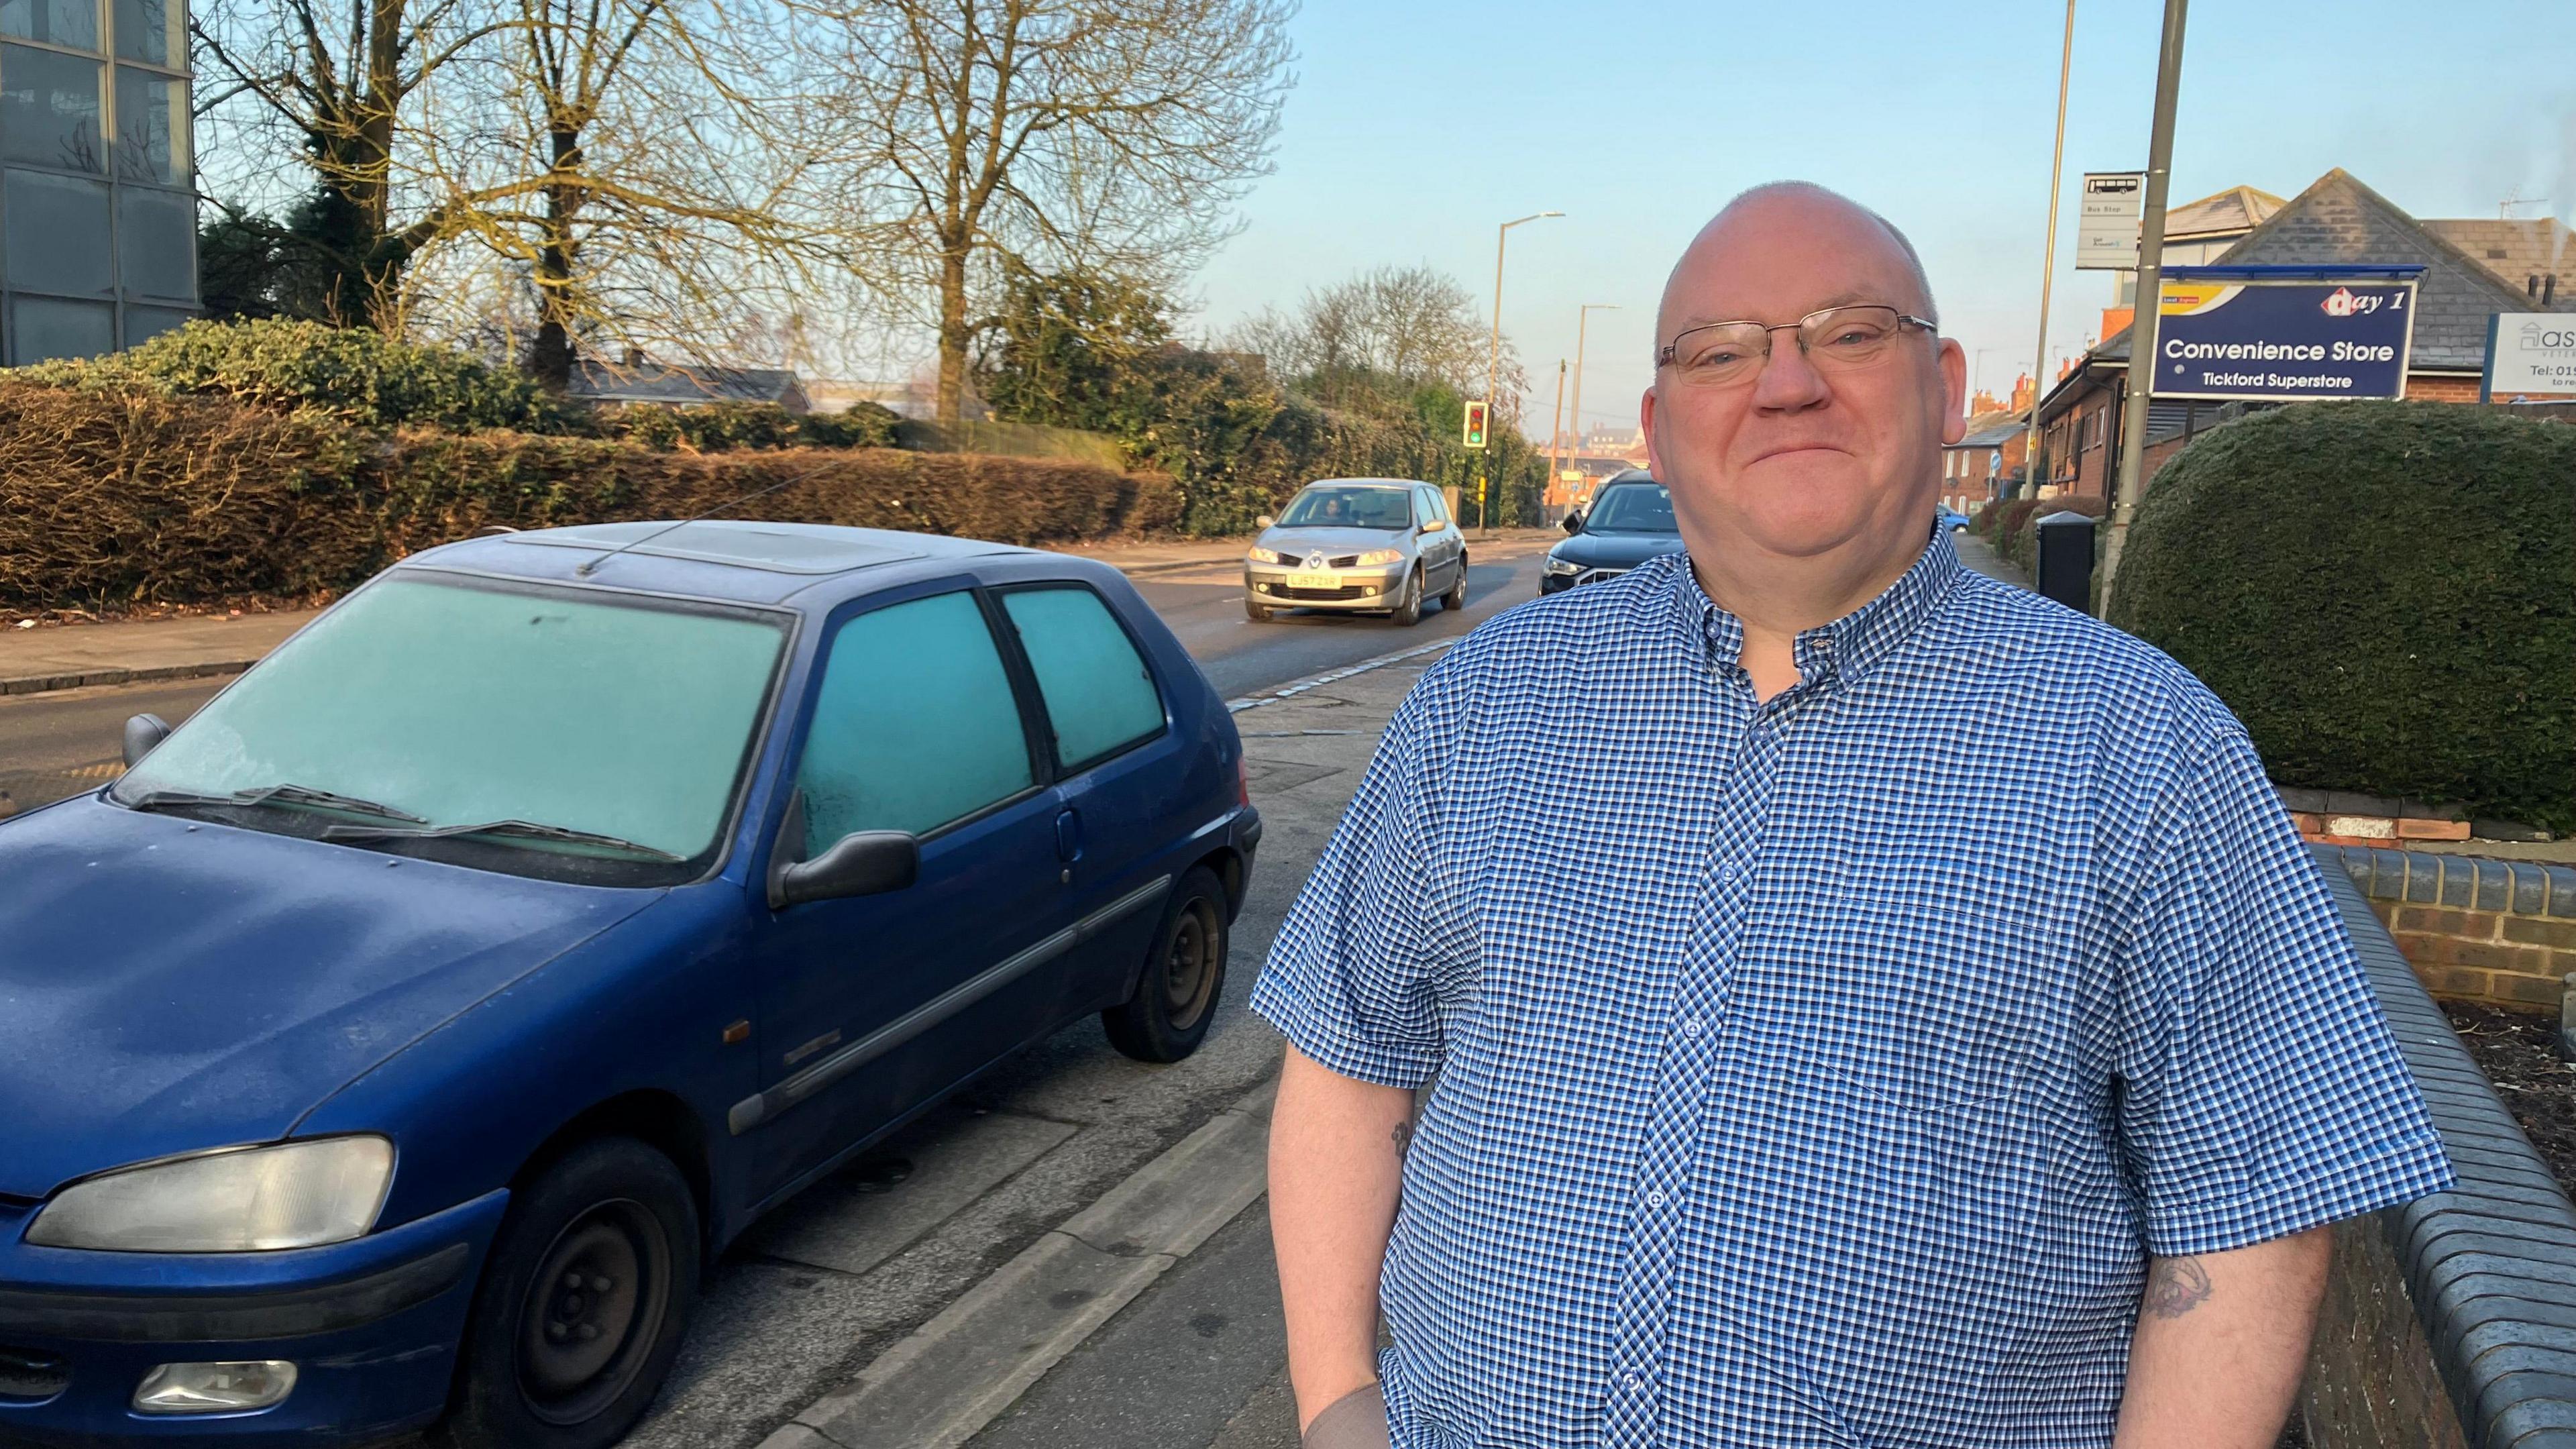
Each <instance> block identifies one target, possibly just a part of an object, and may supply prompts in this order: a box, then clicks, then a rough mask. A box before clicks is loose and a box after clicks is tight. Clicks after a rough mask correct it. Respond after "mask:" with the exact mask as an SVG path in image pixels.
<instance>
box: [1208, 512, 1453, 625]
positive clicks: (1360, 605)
mask: <svg viewBox="0 0 2576 1449" xmlns="http://www.w3.org/2000/svg"><path fill="white" fill-rule="evenodd" d="M1259 522H1260V525H1261V536H1260V537H1258V538H1256V539H1254V540H1253V541H1252V548H1251V549H1250V551H1249V552H1247V553H1246V554H1245V555H1244V560H1243V612H1244V614H1245V615H1246V616H1247V617H1249V618H1250V619H1251V620H1252V621H1253V622H1254V623H1256V624H1258V623H1264V622H1267V621H1268V620H1269V619H1271V618H1272V617H1274V616H1275V615H1277V614H1278V612H1279V611H1280V610H1282V609H1317V610H1323V611H1329V612H1337V613H1349V614H1384V615H1386V616H1388V617H1389V618H1391V619H1393V620H1394V621H1395V622H1396V623H1398V624H1401V625H1406V626H1411V625H1413V624H1416V623H1419V622H1421V619H1422V605H1423V601H1424V600H1426V599H1433V598H1436V599H1438V600H1440V603H1441V606H1442V607H1443V608H1448V609H1463V608H1465V607H1467V539H1466V536H1465V535H1464V534H1462V533H1460V532H1459V530H1458V522H1457V520H1456V519H1453V518H1451V517H1450V516H1449V503H1448V500H1447V499H1446V498H1443V497H1442V496H1441V493H1440V490H1439V489H1437V488H1434V487H1432V486H1431V485H1430V484H1428V483H1418V482H1415V481H1413V480H1411V479H1407V478H1327V479H1323V480H1320V481H1318V482H1314V483H1309V484H1307V485H1306V486H1305V487H1303V488H1301V489H1299V490H1297V496H1296V497H1294V498H1292V499H1290V500H1288V506H1287V507H1286V508H1285V509H1283V510H1281V512H1280V514H1279V516H1278V517H1277V518H1275V519H1273V518H1268V517H1264V518H1262V519H1260V520H1259Z"/></svg>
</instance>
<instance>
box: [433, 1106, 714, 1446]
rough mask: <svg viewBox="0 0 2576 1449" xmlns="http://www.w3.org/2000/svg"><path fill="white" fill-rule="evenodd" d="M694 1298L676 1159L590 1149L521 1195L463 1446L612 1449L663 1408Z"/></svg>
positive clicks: (482, 1299)
mask: <svg viewBox="0 0 2576 1449" xmlns="http://www.w3.org/2000/svg"><path fill="white" fill-rule="evenodd" d="M697 1292H698V1210H697V1204H696V1201H695V1199H693V1198H692V1197H691V1196H690V1194H689V1185H688V1183H687V1181H685V1180H684V1179H683V1178H682V1177H681V1176H680V1170H679V1168H677V1167H676V1166H674V1165H672V1162H671V1159H669V1158H668V1157H665V1156H663V1155H662V1154H661V1153H659V1152H656V1151H654V1150H653V1149H652V1148H650V1147H647V1146H645V1145H644V1144H643V1143H641V1142H638V1141H636V1140H635V1139H633V1138H631V1137H606V1138H601V1139H599V1140H598V1141H595V1142H587V1143H584V1144H582V1145H581V1146H580V1147H577V1148H575V1149H573V1151H572V1152H571V1153H570V1154H569V1155H567V1156H565V1157H564V1158H563V1159H562V1160H561V1161H559V1162H556V1163H555V1164H554V1165H553V1166H551V1167H548V1168H547V1169H545V1171H544V1172H543V1173H541V1174H539V1175H538V1177H537V1179H536V1180H535V1181H534V1182H532V1183H530V1184H528V1186H527V1187H526V1188H525V1189H524V1190H522V1191H521V1192H519V1193H518V1194H517V1195H516V1196H515V1199H514V1200H513V1201H512V1202H511V1204H510V1211H509V1213H508V1215H507V1216H506V1217H504V1218H503V1219H502V1222H501V1233H500V1236H499V1238H498V1239H496V1240H495V1241H494V1243H493V1245H492V1256H491V1260H490V1261H489V1263H487V1264H486V1265H485V1267H484V1270H483V1283H482V1286H481V1287H480V1288H479V1289H478V1290H477V1291H476V1292H475V1295H474V1308H473V1314H472V1316H471V1317H470V1318H468V1319H467V1320H466V1325H465V1350H464V1353H463V1354H462V1355H461V1367H462V1373H461V1383H460V1385H459V1388H458V1393H457V1400H456V1405H455V1412H454V1414H452V1415H451V1416H450V1417H449V1418H448V1420H447V1422H446V1423H445V1424H444V1425H442V1426H441V1429H440V1435H439V1437H440V1438H441V1439H442V1440H443V1441H444V1442H445V1443H447V1444H449V1445H451V1446H454V1449H607V1446H608V1445H611V1444H614V1443H616V1442H617V1441H618V1440H620V1439H622V1438H624V1437H626V1431H627V1430H629V1429H632V1428H634V1427H635V1421H636V1420H638V1419H641V1418H642V1417H644V1410H645V1409H646V1408H647V1407H649V1406H650V1405H651V1404H652V1402H653V1395H654V1394H655V1393H656V1392H658V1391H659V1390H660V1389H661V1387H662V1379H663V1376H664V1375H665V1374H668V1373H669V1372H670V1370H671V1360H672V1359H673V1358H674V1357H676V1356H677V1355H678V1354H679V1351H680V1337H681V1335H682V1334H683V1333H685V1332H686V1331H687V1329H688V1323H689V1313H690V1310H691V1309H692V1308H693V1307H695V1306H696V1302H697Z"/></svg>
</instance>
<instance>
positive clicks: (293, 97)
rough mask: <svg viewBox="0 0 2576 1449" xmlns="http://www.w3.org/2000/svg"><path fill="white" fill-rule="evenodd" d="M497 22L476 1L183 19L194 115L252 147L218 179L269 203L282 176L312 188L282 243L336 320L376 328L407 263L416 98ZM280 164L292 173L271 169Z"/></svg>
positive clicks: (235, 2)
mask: <svg viewBox="0 0 2576 1449" xmlns="http://www.w3.org/2000/svg"><path fill="white" fill-rule="evenodd" d="M508 23H509V18H508V16H507V14H506V12H505V11H503V10H501V9H499V8H498V7H496V6H494V5H491V4H489V3H487V0H209V3H205V4H202V5H200V6H199V7H198V9H197V11H196V13H195V14H194V15H193V16H192V17H191V19H190V30H191V32H192V35H193V37H194V41H195V47H196V50H197V53H198V55H199V57H200V59H201V64H202V66H203V68H204V69H205V70H206V71H207V73H208V74H207V81H208V84H207V85H206V86H205V87H204V91H205V94H203V95H201V97H200V99H199V108H200V110H201V111H215V112H219V113H227V112H228V114H225V115H224V116H223V119H224V120H228V121H231V122H232V123H233V125H232V128H231V129H232V130H233V131H234V132H236V133H237V134H239V135H240V136H241V137H242V138H243V139H245V140H248V141H250V142H252V144H251V145H249V146H245V147H242V148H239V149H238V150H237V151H236V152H235V153H234V154H233V155H232V157H231V160H230V165H229V168H228V169H229V171H230V173H231V174H230V175H229V176H228V177H227V178H226V179H227V180H228V181H230V182H232V183H233V184H235V185H238V186H241V187H244V188H248V189H251V190H254V191H259V192H264V193H266V197H265V199H268V200H271V201H279V200H283V199H284V198H283V197H281V196H280V195H279V191H280V187H279V186H278V184H277V183H278V178H279V177H280V175H281V174H283V175H286V176H296V177H301V178H304V179H306V180H308V181H309V182H310V183H311V186H312V189H313V191H312V194H311V195H309V196H308V197H306V198H304V199H303V201H302V203H301V205H302V208H303V210H304V211H305V213H306V215H305V217H304V218H303V220H304V223H305V224H304V225H301V226H299V227H297V228H295V229H294V231H293V233H292V243H293V244H294V245H296V246H299V247H302V248H305V249H308V250H311V251H315V252H319V253H321V254H322V255H321V258H320V260H321V261H322V263H323V265H324V267H325V268H326V269H327V271H328V273H329V278H330V280H329V285H328V288H327V296H326V298H325V301H324V305H325V307H326V308H327V310H329V311H330V312H331V313H333V314H334V315H336V316H338V317H339V318H340V319H341V320H343V321H346V322H352V323H355V322H373V321H378V320H380V319H381V318H382V316H383V314H384V312H385V310H386V307H387V304H388V301H389V299H390V298H391V297H392V296H393V295H394V294H395V292H396V290H397V289H398V287H399V285H400V280H401V274H402V269H403V265H404V263H405V262H406V261H407V260H409V255H410V253H409V250H408V249H407V248H406V247H405V246H404V245H403V243H402V241H401V240H400V239H399V238H398V236H397V233H398V232H400V231H401V228H400V227H399V226H398V225H396V224H395V223H394V221H393V214H394V206H395V189H396V175H395V152H396V147H397V144H398V138H399V136H400V133H401V130H402V126H403V122H404V117H405V115H406V113H407V112H408V111H409V110H410V109H411V107H412V105H413V103H414V97H415V95H416V94H417V93H418V92H419V91H420V90H421V88H422V87H424V86H426V85H428V84H430V83H431V82H432V80H433V78H434V77H435V76H436V75H437V73H438V72H439V71H440V70H442V69H443V68H445V67H446V66H448V65H449V64H451V63H453V62H455V61H456V60H457V59H458V58H459V57H461V56H464V55H466V54H467V53H469V52H470V51H471V50H472V49H473V48H474V47H475V46H477V45H478V44H481V43H483V42H485V41H487V40H489V39H490V38H492V37H493V36H494V35H496V34H498V33H499V32H500V31H501V30H502V29H503V28H504V27H505V26H506V25H507V24H508ZM219 125H220V122H219ZM214 149H215V152H216V155H217V156H224V155H225V154H226V148H224V147H222V146H220V145H219V146H217V147H216V148H214ZM280 153H285V154H280ZM288 156H293V157H294V158H296V159H297V160H298V161H300V163H301V164H300V165H296V164H289V165H287V166H285V167H283V168H281V167H280V166H279V165H278V163H279V162H281V161H286V160H287V158H288ZM293 189H301V188H300V187H298V188H293ZM226 209H227V210H229V211H231V212H232V213H233V215H234V217H235V219H236V220H239V219H240V218H241V215H242V212H241V209H240V208H238V207H232V206H228V207H227V208H226Z"/></svg>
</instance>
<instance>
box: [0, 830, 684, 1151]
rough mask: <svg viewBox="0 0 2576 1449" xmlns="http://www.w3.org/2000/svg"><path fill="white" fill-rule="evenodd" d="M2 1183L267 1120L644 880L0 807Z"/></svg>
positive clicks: (237, 1138) (591, 930)
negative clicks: (0, 819) (10, 814)
mask: <svg viewBox="0 0 2576 1449" xmlns="http://www.w3.org/2000/svg"><path fill="white" fill-rule="evenodd" d="M0 881H5V882H7V885H6V887H5V888H0V1102H5V1103H7V1104H8V1110H7V1111H5V1112H0V1194H8V1195H11V1196H20V1197H28V1198H36V1197H42V1196H44V1195H46V1194H47V1193H50V1192H52V1191H53V1190H54V1189H55V1188H57V1187H59V1186H60V1185H61V1184H63V1183H65V1182H67V1181H69V1180H71V1179H73V1178H76V1177H80V1176H84V1175H87V1174H90V1173H94V1172H98V1171H101V1170H104V1169H107V1168H111V1167H116V1166H120V1165H122V1164H125V1163H130V1162H137V1161H142V1160H145V1159H149V1158H155V1157H163V1156H168V1155H170V1154H173V1153H181V1152H190V1151H196V1150H201V1149H204V1148H210V1147H219V1146H226V1145H230V1144H235V1143H246V1142H259V1141H268V1140H274V1139H276V1138H278V1137H281V1136H283V1135H284V1134H285V1133H286V1132H287V1131H288V1130H289V1129H291V1128H292V1127H293V1126H294V1124H295V1122H296V1121H297V1119H298V1118H300V1117H301V1116H302V1115H303V1114H304V1113H305V1112H306V1111H308V1110H310V1109H311V1108H312V1107H313V1106H314V1104H316V1103H318V1102H320V1101H321V1100H323V1099H324V1098H325V1097H328V1096H329V1095H330V1094H331V1093H332V1092H333V1091H334V1090H336V1089H338V1088H339V1087H340V1086H341V1085H343V1084H344V1083H346V1082H348V1081H349V1080H350V1079H351V1078H353V1077H355V1076H357V1075H358V1074H359V1073H361V1072H363V1071H365V1070H367V1069H368V1068H369V1067H372V1066H374V1065H375V1064H377V1063H378V1062H380V1061H382V1060H384V1059H385V1058H386V1057H388V1056H390V1055H392V1054H393V1053H394V1052H396V1051H399V1050H401V1049H402V1047H403V1046H405V1045H406V1044H408V1043H410V1042H411V1041H413V1040H416V1039H417V1038H418V1037H419V1036H420V1035H421V1034H422V1033H424V1032H426V1031H429V1030H430V1029H432V1028H434V1027H436V1026H438V1025H439V1024H440V1023H442V1022H444V1021H446V1020H448V1019H449V1018H450V1017H452V1016H454V1015H456V1014H457V1013H458V1012H460V1011H463V1010H464V1009H466V1008H467V1007H470V1006H472V1005H473V1004H474V1003H476V1002H478V1001H480V1000H482V999H483V998H485V997H487V996H489V995H491V994H492V993H493V992H495V991H497V990H499V989H501V988H502V987H504V986H506V985H508V984H509V983H510V982H511V981H513V980H515V979H517V978H518V977H520V976H522V975H524V974H526V973H527V972H529V971H531V970H533V969H535V968H537V967H538V966H541V965H543V964H544V963H545V962H547V961H548V960H551V959H552V958H554V957H555V956H557V955H559V954H561V953H562V952H563V951H565V950H566V949H568V948H570V947H571V946H573V945H576V944H578V943H579V942H581V941H583V940H584V939H586V938H588V937H590V936H592V935H594V934H596V933H597V932H599V931H601V930H604V929H606V928H607V927H609V926H610V925H613V924H615V923H616V922H617V921H620V920H622V919H624V918H626V917H627V916H630V915H632V914H633V913H634V912H636V911H637V910H640V909H642V908H643V907H644V906H645V905H647V904H649V903H650V902H652V901H653V900H656V899H658V898H659V897H660V895H661V892H657V891H650V890H608V889H602V888H598V887H592V886H577V885H562V884H557V883H553V882H547V881H536V880H527V879H522V878H520V877H516V876H509V875H500V874H495V873H492V872H486V871H477V870H468V869H464V868H462V867H458V866H449V865H441V864H437V863H433V862H429V861H422V860H416V859H402V860H399V861H397V860H396V859H395V858H394V857H391V856H387V855H382V854H378V853H375V852H372V851H366V850H359V849H354V848H351V847H348V846H344V845H327V844H323V843H321V842H318V841H311V840H303V839H298V838H294V837H289V836H282V835H271V834H266V833H263V832H260V831H254V830H246V829H240V828H236V827H229V826H222V825H216V824H211V823H202V822H195V821H190V820H186V819H182V818H180V817H179V816H176V815H170V814H159V813H145V812H137V811H132V810H126V809H122V808H120V807H117V806H113V805H109V804H107V803H105V802H103V801H101V800H99V799H97V798H96V797H82V798H79V799H74V800H70V801H65V802H63V803H62V804H59V805H56V806H53V807H51V808H49V809H45V810H40V811H37V812H35V813H33V814H31V815H28V816H25V817H23V818H21V819H18V820H14V821H10V822H7V823H6V824H5V825H0Z"/></svg>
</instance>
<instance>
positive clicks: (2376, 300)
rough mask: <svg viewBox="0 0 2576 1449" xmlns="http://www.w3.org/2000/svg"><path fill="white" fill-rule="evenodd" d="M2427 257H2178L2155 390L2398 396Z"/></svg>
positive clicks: (2160, 332)
mask: <svg viewBox="0 0 2576 1449" xmlns="http://www.w3.org/2000/svg"><path fill="white" fill-rule="evenodd" d="M2422 272H2423V269H2422V268H2421V267H2350V268H2342V269H2338V270H2336V271H2333V272H2320V271H2317V270H2314V269H2312V268H2283V267H2170V268H2167V269H2166V271H2165V274H2164V298H2163V306H2162V307H2161V309H2160V312H2159V316H2158V317H2157V320H2156V357H2155V366H2154V368H2153V370H2152V371H2151V372H2150V373H2149V374H2148V376H2149V377H2150V379H2151V382H2150V384H2149V388H2150V390H2151V391H2152V392H2153V393H2154V395H2155V396H2157V397H2171V398H2252V399H2260V400H2263V401H2266V402H2297V401H2306V400H2310V399H2315V398H2363V397H2369V398H2394V397H2403V396H2405V393H2406V357H2407V351H2408V349H2409V347H2410V346H2411V345H2412V344H2413V341H2414V336H2415V283H2416V280H2417V278H2418V277H2420V276H2421V275H2422Z"/></svg>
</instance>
